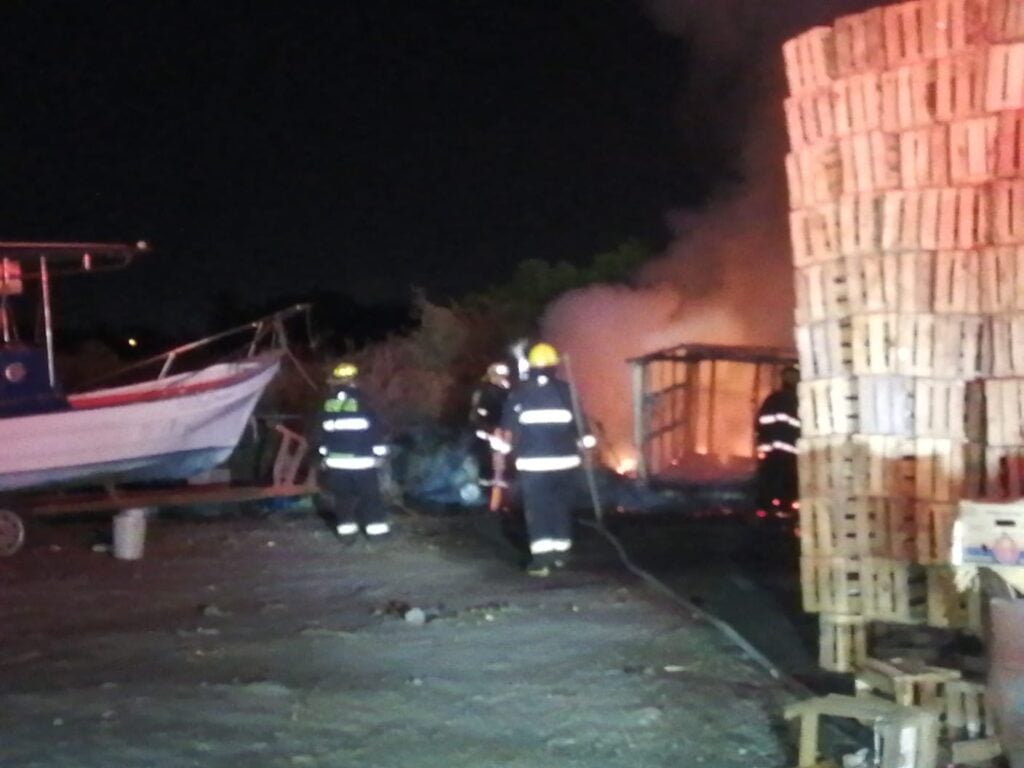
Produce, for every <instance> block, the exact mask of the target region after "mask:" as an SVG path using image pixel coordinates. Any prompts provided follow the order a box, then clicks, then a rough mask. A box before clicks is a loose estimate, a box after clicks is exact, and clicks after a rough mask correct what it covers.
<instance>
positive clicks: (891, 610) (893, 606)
mask: <svg viewBox="0 0 1024 768" xmlns="http://www.w3.org/2000/svg"><path fill="white" fill-rule="evenodd" d="M860 573H861V583H862V586H861V589H862V592H863V595H862V598H861V605H862V610H863V613H864V616H865V617H866V618H868V619H877V620H882V621H892V622H898V623H903V624H921V623H923V622H924V620H925V619H926V618H927V581H926V574H925V571H924V568H922V567H921V566H919V565H917V564H915V563H910V562H905V561H900V560H893V559H890V558H883V557H868V558H864V561H863V563H862V565H861V571H860Z"/></svg>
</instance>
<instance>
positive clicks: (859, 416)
mask: <svg viewBox="0 0 1024 768" xmlns="http://www.w3.org/2000/svg"><path fill="white" fill-rule="evenodd" d="M913 394H914V382H913V380H911V379H909V378H907V377H905V376H858V377H857V378H856V390H855V399H853V402H854V403H855V405H856V407H857V413H855V414H853V416H852V417H851V423H852V425H853V426H854V427H855V429H856V431H858V432H860V433H861V434H865V435H900V436H903V437H910V436H912V435H913V434H914V419H913V416H914V402H913Z"/></svg>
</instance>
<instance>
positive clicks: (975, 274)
mask: <svg viewBox="0 0 1024 768" xmlns="http://www.w3.org/2000/svg"><path fill="white" fill-rule="evenodd" d="M981 269H982V259H981V258H980V256H979V253H978V252H977V251H939V252H938V253H937V254H936V255H935V299H934V305H933V308H934V310H935V312H939V313H952V314H980V313H981Z"/></svg>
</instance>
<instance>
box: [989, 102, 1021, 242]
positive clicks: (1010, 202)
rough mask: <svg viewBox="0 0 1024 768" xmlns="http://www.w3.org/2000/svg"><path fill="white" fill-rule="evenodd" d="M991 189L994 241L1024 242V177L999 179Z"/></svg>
mask: <svg viewBox="0 0 1024 768" xmlns="http://www.w3.org/2000/svg"><path fill="white" fill-rule="evenodd" d="M1022 90H1024V87H1022ZM991 189H992V242H993V243H994V244H996V245H1020V244H1022V243H1024V179H1016V180H1013V181H1010V180H1009V179H999V180H997V181H994V182H993V183H992V185H991Z"/></svg>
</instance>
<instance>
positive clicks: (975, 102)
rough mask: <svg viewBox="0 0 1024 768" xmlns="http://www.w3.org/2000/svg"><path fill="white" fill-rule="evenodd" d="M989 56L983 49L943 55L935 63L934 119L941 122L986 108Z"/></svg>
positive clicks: (975, 113) (977, 113)
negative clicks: (954, 54)
mask: <svg viewBox="0 0 1024 768" xmlns="http://www.w3.org/2000/svg"><path fill="white" fill-rule="evenodd" d="M988 65H989V59H988V55H987V53H986V52H985V51H983V50H978V51H971V52H968V53H964V54H962V55H959V56H952V57H948V58H940V59H939V60H938V61H937V62H936V63H935V119H936V120H938V121H940V122H949V121H952V120H960V119H962V118H966V117H975V116H977V115H981V114H983V113H984V112H985V96H986V87H987V79H986V74H987V71H988Z"/></svg>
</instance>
